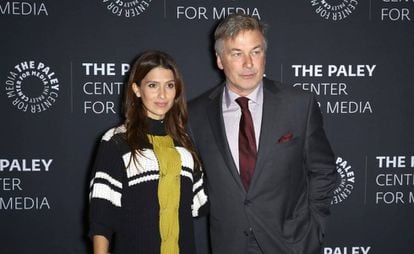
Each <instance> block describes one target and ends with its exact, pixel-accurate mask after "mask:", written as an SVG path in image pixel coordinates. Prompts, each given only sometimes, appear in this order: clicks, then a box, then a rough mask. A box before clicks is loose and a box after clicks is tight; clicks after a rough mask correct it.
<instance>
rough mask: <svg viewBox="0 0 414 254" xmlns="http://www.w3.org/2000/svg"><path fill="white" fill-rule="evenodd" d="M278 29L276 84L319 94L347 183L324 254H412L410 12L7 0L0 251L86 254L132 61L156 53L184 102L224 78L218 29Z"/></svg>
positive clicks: (274, 33)
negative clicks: (170, 68)
mask: <svg viewBox="0 0 414 254" xmlns="http://www.w3.org/2000/svg"><path fill="white" fill-rule="evenodd" d="M234 12H242V13H248V14H250V15H253V16H256V17H258V18H260V19H261V20H263V21H264V22H265V23H267V24H268V26H269V30H268V42H269V50H268V54H267V66H266V75H267V76H268V77H270V78H272V79H276V80H281V81H283V82H285V83H287V84H289V85H292V86H299V87H301V88H302V89H304V90H310V91H312V92H314V93H316V94H317V95H318V100H319V102H320V106H321V110H322V112H323V114H324V119H325V127H326V131H327V134H328V137H329V139H330V141H331V143H332V146H333V149H334V151H335V153H336V155H337V169H338V172H339V173H340V175H341V181H340V182H338V188H337V189H336V192H335V198H334V200H333V202H332V203H333V204H332V214H333V215H332V217H331V220H330V224H329V225H328V234H327V238H326V247H325V248H324V250H323V253H324V254H356V253H370V254H388V253H399V254H410V253H413V249H412V243H413V240H414V234H413V233H412V228H413V227H414V219H413V216H412V214H413V206H414V205H413V204H414V189H413V186H414V151H413V145H414V138H413V135H412V134H411V133H410V132H409V131H411V130H412V129H413V127H414V120H413V116H414V109H413V108H414V107H413V106H414V102H413V99H414V96H413V95H414V87H413V86H414V84H413V81H414V69H413V56H414V33H413V31H414V30H413V25H414V24H413V22H414V2H413V1H401V2H399V1H390V0H382V1H380V0H369V1H368V0H365V1H363V0H329V1H328V0H327V1H321V0H307V1H300V2H298V1H264V0H260V1H259V0H255V1H253V0H224V1H223V0H220V1H219V0H214V1H197V0H186V1H184V0H152V1H151V0H146V1H144V0H135V1H132V0H131V1H128V0H126V1H119V0H89V1H80V0H74V1H47V0H33V1H31V0H27V1H4V0H1V1H0V28H1V36H0V42H1V44H0V52H1V59H0V62H1V65H0V81H1V84H2V88H1V89H0V113H1V132H0V137H1V140H2V142H1V145H0V253H71V254H75V253H87V252H88V244H87V243H88V240H87V239H86V236H85V234H86V210H87V203H88V188H89V174H90V167H91V163H92V161H93V157H94V151H95V148H96V146H97V142H98V140H99V138H100V136H101V135H102V134H103V132H104V131H105V130H106V129H108V128H110V127H112V126H114V125H117V124H119V123H120V122H121V121H122V118H121V114H120V98H121V97H122V88H123V82H124V80H125V78H126V77H127V74H128V73H127V70H128V64H130V63H131V61H132V60H133V59H134V58H135V57H136V56H137V55H138V54H139V53H140V52H142V51H144V50H147V49H160V50H164V51H167V52H168V53H170V54H171V55H172V56H174V58H175V59H176V61H177V62H178V64H179V66H180V69H181V71H182V73H183V76H184V80H185V83H186V92H187V98H188V99H191V98H194V97H195V96H196V95H198V94H201V93H202V92H203V91H205V90H207V89H208V88H210V87H212V86H214V85H216V84H217V83H218V82H219V81H220V80H221V78H222V77H221V74H220V72H219V71H218V70H217V68H216V66H215V61H214V52H213V51H212V34H211V33H212V30H213V29H214V27H215V25H216V23H217V21H218V20H219V19H220V18H222V17H224V16H225V15H227V14H229V13H234Z"/></svg>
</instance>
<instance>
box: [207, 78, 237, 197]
mask: <svg viewBox="0 0 414 254" xmlns="http://www.w3.org/2000/svg"><path fill="white" fill-rule="evenodd" d="M223 89H224V85H222V86H219V87H218V88H217V89H215V90H214V91H213V92H212V93H211V94H210V97H209V98H210V104H209V105H208V107H209V109H208V110H207V112H208V118H209V122H210V125H211V129H212V131H213V134H214V138H215V141H216V144H217V147H218V149H219V150H220V153H221V155H222V156H223V159H224V161H225V162H226V166H227V170H230V173H231V174H232V176H233V178H234V180H235V181H236V183H237V185H238V186H239V187H240V189H242V190H243V191H245V190H244V187H243V184H242V182H241V179H240V175H239V172H238V171H237V168H236V165H235V163H234V160H233V156H232V154H231V151H230V148H229V144H228V142H227V136H226V130H225V127H224V119H223V112H222V111H223V110H222V97H223Z"/></svg>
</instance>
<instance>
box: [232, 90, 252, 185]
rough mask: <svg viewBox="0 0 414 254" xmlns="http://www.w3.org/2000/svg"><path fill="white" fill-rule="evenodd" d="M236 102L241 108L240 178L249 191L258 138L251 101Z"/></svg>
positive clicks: (244, 98)
mask: <svg viewBox="0 0 414 254" xmlns="http://www.w3.org/2000/svg"><path fill="white" fill-rule="evenodd" d="M236 102H237V103H238V104H239V106H240V108H241V112H242V114H241V118H240V128H239V168H240V177H241V179H242V182H243V185H244V188H245V189H246V190H248V189H249V185H250V180H251V179H252V176H253V170H254V167H255V165H256V153H257V150H256V138H255V135H254V127H253V120H252V115H251V114H250V111H249V99H248V98H246V97H239V98H237V99H236Z"/></svg>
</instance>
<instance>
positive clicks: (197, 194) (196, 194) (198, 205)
mask: <svg viewBox="0 0 414 254" xmlns="http://www.w3.org/2000/svg"><path fill="white" fill-rule="evenodd" d="M207 212H208V198H207V190H206V189H205V187H204V174H203V171H201V170H199V171H194V173H193V205H192V214H193V217H201V216H205V215H206V214H207Z"/></svg>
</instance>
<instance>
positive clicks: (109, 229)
mask: <svg viewBox="0 0 414 254" xmlns="http://www.w3.org/2000/svg"><path fill="white" fill-rule="evenodd" d="M124 178H125V167H124V163H123V160H122V154H121V153H120V151H119V149H118V148H117V144H116V142H115V141H114V139H112V138H110V137H108V135H107V134H105V135H104V137H103V138H102V140H101V142H100V144H99V148H98V152H97V155H96V158H95V163H94V166H93V170H92V179H91V183H90V194H89V198H90V207H89V236H90V237H92V236H94V235H103V236H105V237H106V238H107V239H108V240H109V241H111V240H112V236H113V233H114V232H115V231H116V227H117V226H119V225H120V222H119V213H120V211H121V209H122V202H121V201H122V193H123V188H125V186H123V185H124V184H123V179H124Z"/></svg>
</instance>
